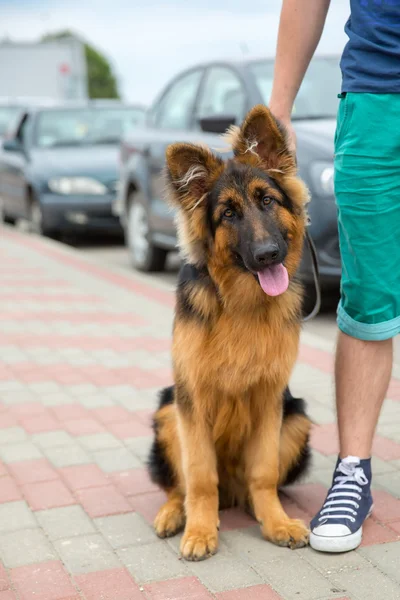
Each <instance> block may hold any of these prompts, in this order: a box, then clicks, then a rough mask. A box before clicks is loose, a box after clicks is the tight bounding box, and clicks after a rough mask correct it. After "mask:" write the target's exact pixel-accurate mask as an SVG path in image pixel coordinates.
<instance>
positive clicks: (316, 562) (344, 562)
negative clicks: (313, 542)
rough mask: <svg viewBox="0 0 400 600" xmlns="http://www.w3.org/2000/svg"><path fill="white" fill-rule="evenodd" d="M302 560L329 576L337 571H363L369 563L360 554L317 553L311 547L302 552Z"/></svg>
mask: <svg viewBox="0 0 400 600" xmlns="http://www.w3.org/2000/svg"><path fill="white" fill-rule="evenodd" d="M302 558H304V559H305V560H306V561H307V562H309V563H310V565H312V566H313V567H315V568H316V569H318V571H320V572H321V573H322V574H323V575H325V576H327V575H329V574H330V573H334V572H336V571H340V572H342V571H347V570H350V569H361V568H363V567H367V566H368V563H367V561H366V560H365V558H363V557H362V556H361V554H359V552H358V551H357V552H345V553H343V554H329V553H326V552H315V550H312V549H311V548H310V547H308V548H305V549H304V550H302Z"/></svg>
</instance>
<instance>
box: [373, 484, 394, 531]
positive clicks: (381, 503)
mask: <svg viewBox="0 0 400 600" xmlns="http://www.w3.org/2000/svg"><path fill="white" fill-rule="evenodd" d="M373 498H374V511H373V517H374V519H376V520H377V521H380V522H381V523H388V522H389V521H396V520H397V521H400V500H398V499H397V498H393V496H391V495H390V494H389V493H388V492H385V491H383V490H374V491H373Z"/></svg>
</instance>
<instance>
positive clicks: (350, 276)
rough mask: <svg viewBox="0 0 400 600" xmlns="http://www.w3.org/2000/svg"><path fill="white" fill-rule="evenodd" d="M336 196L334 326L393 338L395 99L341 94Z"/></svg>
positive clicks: (398, 211) (397, 306) (399, 251)
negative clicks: (338, 277) (338, 273)
mask: <svg viewBox="0 0 400 600" xmlns="http://www.w3.org/2000/svg"><path fill="white" fill-rule="evenodd" d="M335 195H336V201H337V208H338V224H339V243H340V253H341V259H342V281H341V300H340V303H339V307H338V317H337V318H338V326H339V328H340V329H341V330H342V331H343V332H344V333H347V334H348V335H350V336H352V337H355V338H358V339H361V340H385V339H388V338H391V337H393V336H395V335H396V334H397V333H399V332H400V94H360V93H348V94H344V95H342V97H341V99H340V105H339V111H338V120H337V128H336V136H335Z"/></svg>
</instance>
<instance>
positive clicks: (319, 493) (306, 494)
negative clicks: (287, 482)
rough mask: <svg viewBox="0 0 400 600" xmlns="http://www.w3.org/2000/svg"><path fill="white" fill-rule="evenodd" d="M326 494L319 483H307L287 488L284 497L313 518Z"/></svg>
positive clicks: (325, 490) (325, 489)
mask: <svg viewBox="0 0 400 600" xmlns="http://www.w3.org/2000/svg"><path fill="white" fill-rule="evenodd" d="M326 492H327V488H325V487H324V486H323V485H321V484H319V483H307V484H305V485H294V486H290V487H288V488H287V490H285V495H286V496H288V497H289V498H290V499H291V500H292V501H293V502H294V503H295V504H297V505H298V506H300V508H302V509H303V510H304V511H305V512H306V513H307V514H308V515H310V517H313V516H314V515H315V514H316V513H317V512H318V511H319V509H320V508H321V506H322V504H323V502H324V501H325V498H326Z"/></svg>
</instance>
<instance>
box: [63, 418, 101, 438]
mask: <svg viewBox="0 0 400 600" xmlns="http://www.w3.org/2000/svg"><path fill="white" fill-rule="evenodd" d="M63 425H64V429H65V431H68V433H70V434H71V435H88V434H90V433H102V432H103V431H105V428H104V427H103V425H102V424H101V423H99V422H98V421H96V420H95V419H73V420H72V421H64V424H63Z"/></svg>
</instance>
